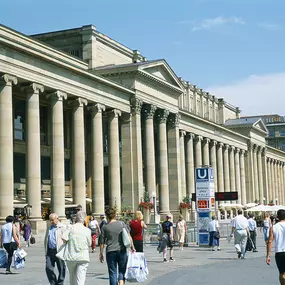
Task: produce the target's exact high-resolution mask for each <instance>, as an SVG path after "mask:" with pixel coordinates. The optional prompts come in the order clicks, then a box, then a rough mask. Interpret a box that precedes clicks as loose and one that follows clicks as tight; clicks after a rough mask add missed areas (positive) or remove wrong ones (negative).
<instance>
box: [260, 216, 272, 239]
mask: <svg viewBox="0 0 285 285" xmlns="http://www.w3.org/2000/svg"><path fill="white" fill-rule="evenodd" d="M271 226H272V224H271V220H270V218H269V214H268V213H265V218H264V221H263V236H264V241H265V243H266V244H267V242H268V239H269V229H270V228H271ZM260 231H262V227H260Z"/></svg>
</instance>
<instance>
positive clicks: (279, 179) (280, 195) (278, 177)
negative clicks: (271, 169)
mask: <svg viewBox="0 0 285 285" xmlns="http://www.w3.org/2000/svg"><path fill="white" fill-rule="evenodd" d="M280 165H281V162H280V161H278V163H277V183H278V201H279V203H278V204H279V205H282V194H281V193H282V188H281V187H282V186H281V174H280Z"/></svg>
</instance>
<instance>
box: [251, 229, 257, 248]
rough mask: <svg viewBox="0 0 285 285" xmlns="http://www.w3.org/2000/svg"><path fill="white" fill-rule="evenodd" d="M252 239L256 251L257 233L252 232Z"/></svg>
mask: <svg viewBox="0 0 285 285" xmlns="http://www.w3.org/2000/svg"><path fill="white" fill-rule="evenodd" d="M250 238H251V240H252V242H253V245H254V249H256V232H255V231H250Z"/></svg>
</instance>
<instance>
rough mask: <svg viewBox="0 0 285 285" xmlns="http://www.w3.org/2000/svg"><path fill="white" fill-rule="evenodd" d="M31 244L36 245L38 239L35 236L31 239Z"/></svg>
mask: <svg viewBox="0 0 285 285" xmlns="http://www.w3.org/2000/svg"><path fill="white" fill-rule="evenodd" d="M30 243H31V244H35V243H36V239H35V237H34V236H31V238H30Z"/></svg>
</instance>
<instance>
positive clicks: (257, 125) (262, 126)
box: [253, 119, 268, 133]
mask: <svg viewBox="0 0 285 285" xmlns="http://www.w3.org/2000/svg"><path fill="white" fill-rule="evenodd" d="M253 127H254V128H256V129H258V130H260V131H263V132H266V133H268V129H267V127H266V126H265V124H264V123H263V121H262V119H259V120H258V121H256V122H255V123H254V124H253Z"/></svg>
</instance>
